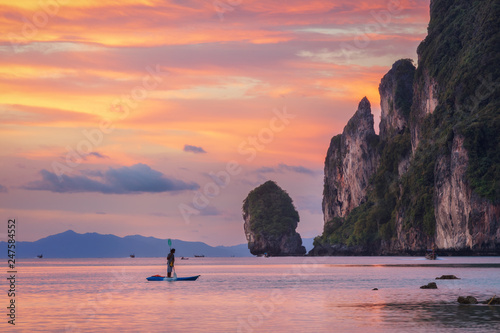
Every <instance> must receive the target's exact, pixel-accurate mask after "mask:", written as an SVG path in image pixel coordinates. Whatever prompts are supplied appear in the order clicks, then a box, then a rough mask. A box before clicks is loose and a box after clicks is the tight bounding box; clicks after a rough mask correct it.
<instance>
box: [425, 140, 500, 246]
mask: <svg viewBox="0 0 500 333" xmlns="http://www.w3.org/2000/svg"><path fill="white" fill-rule="evenodd" d="M464 141H465V139H464V137H463V136H459V135H457V136H455V137H454V139H453V145H452V151H451V155H441V156H440V157H439V159H438V160H437V161H436V173H435V174H436V181H435V197H434V207H435V208H434V209H435V211H436V246H438V247H439V248H444V249H449V248H452V249H464V248H468V249H472V250H478V251H480V252H484V251H488V250H493V249H495V244H499V243H500V219H499V216H500V205H494V204H493V203H491V202H490V201H488V200H485V199H482V198H480V197H479V196H478V195H476V194H475V193H474V192H473V191H472V189H471V188H470V186H469V185H468V183H467V177H466V171H467V166H468V165H469V163H468V162H469V156H468V154H467V151H466V149H465V148H464Z"/></svg>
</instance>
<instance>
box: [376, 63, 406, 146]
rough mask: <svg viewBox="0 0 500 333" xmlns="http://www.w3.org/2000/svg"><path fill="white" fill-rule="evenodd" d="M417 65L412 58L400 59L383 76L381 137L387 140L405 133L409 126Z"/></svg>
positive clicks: (381, 86)
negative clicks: (414, 64)
mask: <svg viewBox="0 0 500 333" xmlns="http://www.w3.org/2000/svg"><path fill="white" fill-rule="evenodd" d="M414 76H415V66H413V63H412V61H411V60H408V59H402V60H398V61H396V62H395V63H394V65H392V68H391V70H390V71H389V72H388V73H387V74H386V75H385V76H384V77H383V78H382V80H381V81H380V85H379V87H378V91H379V93H380V107H381V111H382V112H381V116H380V118H381V119H380V125H379V128H380V132H379V133H380V139H381V140H387V139H390V138H392V137H393V136H394V135H395V134H401V133H403V131H404V129H405V128H406V127H407V124H408V118H409V116H410V108H411V102H412V99H413V77H414Z"/></svg>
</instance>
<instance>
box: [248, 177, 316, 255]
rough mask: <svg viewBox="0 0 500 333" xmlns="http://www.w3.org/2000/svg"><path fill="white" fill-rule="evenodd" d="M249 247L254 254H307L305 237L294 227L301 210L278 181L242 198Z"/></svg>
mask: <svg viewBox="0 0 500 333" xmlns="http://www.w3.org/2000/svg"><path fill="white" fill-rule="evenodd" d="M243 219H244V220H245V224H244V229H245V236H246V238H247V241H248V249H249V250H250V253H252V254H253V255H263V254H265V253H267V254H268V255H270V256H294V255H304V254H305V253H306V249H305V247H304V246H302V238H300V235H299V234H298V233H297V232H296V231H295V229H296V228H297V224H298V222H299V213H298V212H297V210H296V209H295V207H294V206H293V202H292V199H291V198H290V196H289V195H288V193H286V192H285V191H284V190H283V189H281V188H280V187H279V186H278V185H277V184H276V183H275V182H273V181H267V182H265V183H264V184H262V185H260V186H259V187H257V188H255V189H253V190H252V191H251V192H250V193H249V194H248V196H247V197H246V199H245V200H244V201H243Z"/></svg>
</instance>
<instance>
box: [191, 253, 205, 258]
mask: <svg viewBox="0 0 500 333" xmlns="http://www.w3.org/2000/svg"><path fill="white" fill-rule="evenodd" d="M194 257H195V258H205V255H204V254H195V255H194Z"/></svg>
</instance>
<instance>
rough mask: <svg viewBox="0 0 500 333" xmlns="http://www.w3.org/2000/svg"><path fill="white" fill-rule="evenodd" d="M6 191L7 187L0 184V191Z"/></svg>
mask: <svg viewBox="0 0 500 333" xmlns="http://www.w3.org/2000/svg"><path fill="white" fill-rule="evenodd" d="M7 192H8V190H7V187H5V186H3V185H2V184H0V193H7Z"/></svg>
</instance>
